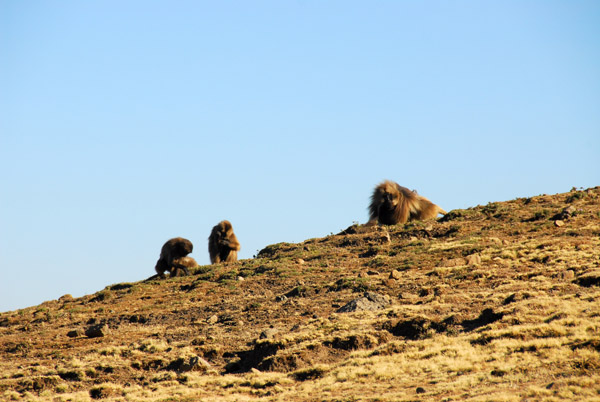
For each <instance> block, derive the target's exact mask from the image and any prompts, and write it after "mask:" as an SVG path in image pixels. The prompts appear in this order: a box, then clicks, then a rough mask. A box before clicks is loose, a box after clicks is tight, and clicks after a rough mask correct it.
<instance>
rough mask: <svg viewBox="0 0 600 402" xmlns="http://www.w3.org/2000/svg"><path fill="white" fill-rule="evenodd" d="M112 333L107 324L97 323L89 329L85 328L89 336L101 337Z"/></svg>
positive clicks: (86, 334)
mask: <svg viewBox="0 0 600 402" xmlns="http://www.w3.org/2000/svg"><path fill="white" fill-rule="evenodd" d="M109 333H110V329H109V328H108V325H106V324H97V325H92V326H91V327H89V328H88V329H86V330H85V336H87V337H88V338H101V337H103V336H106V335H108V334H109Z"/></svg>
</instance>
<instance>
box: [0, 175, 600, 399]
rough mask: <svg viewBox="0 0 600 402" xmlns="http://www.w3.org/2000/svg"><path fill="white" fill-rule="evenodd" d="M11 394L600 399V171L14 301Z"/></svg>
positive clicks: (6, 336) (8, 325)
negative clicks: (95, 287)
mask: <svg viewBox="0 0 600 402" xmlns="http://www.w3.org/2000/svg"><path fill="white" fill-rule="evenodd" d="M193 271H194V270H193ZM0 399H1V400H7V401H8V400H17V401H21V400H36V401H37V400H40V401H90V400H96V399H103V400H107V401H113V400H114V401H198V400H206V401H245V400H258V399H260V400H267V401H269V400H270V401H288V402H289V401H363V400H364V401H457V400H473V401H513V400H515V401H516V400H530V401H538V400H539V401H542V400H543V401H553V400H557V401H558V400H578V401H582V400H590V401H592V400H598V401H600V187H596V188H591V189H587V190H575V189H574V190H572V191H571V192H569V193H565V194H556V195H541V196H536V197H531V198H520V199H516V200H512V201H507V202H497V203H490V204H488V205H485V206H477V207H473V208H469V209H464V210H454V211H450V212H449V213H448V214H447V215H446V216H444V217H443V218H441V219H440V220H438V221H429V222H414V223H409V224H406V225H396V226H388V227H384V226H376V227H364V226H359V225H355V226H351V227H349V228H348V229H346V230H345V231H343V232H342V233H339V234H336V235H331V236H328V237H325V238H318V239H309V240H306V241H304V242H302V243H299V244H288V243H280V244H274V245H271V246H268V247H266V248H265V249H263V250H262V251H261V252H260V253H259V255H258V256H257V258H253V259H247V260H242V261H239V262H237V263H232V264H227V265H223V264H217V265H211V266H202V267H199V268H197V269H196V270H195V271H194V272H193V273H192V275H191V276H187V277H177V278H169V279H166V280H157V279H152V280H146V281H140V282H136V283H120V284H115V285H112V286H108V287H107V288H105V289H104V290H102V291H100V292H97V293H96V294H93V295H88V296H84V297H81V298H73V297H71V296H69V295H65V296H63V297H61V298H59V299H58V300H52V301H48V302H45V303H42V304H41V305H39V306H34V307H30V308H26V309H22V310H17V311H12V312H6V313H1V314H0Z"/></svg>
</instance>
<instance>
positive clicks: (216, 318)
mask: <svg viewBox="0 0 600 402" xmlns="http://www.w3.org/2000/svg"><path fill="white" fill-rule="evenodd" d="M218 321H219V316H218V315H216V314H214V315H212V316H210V318H209V319H208V320H206V322H207V323H209V324H216V323H217V322H218Z"/></svg>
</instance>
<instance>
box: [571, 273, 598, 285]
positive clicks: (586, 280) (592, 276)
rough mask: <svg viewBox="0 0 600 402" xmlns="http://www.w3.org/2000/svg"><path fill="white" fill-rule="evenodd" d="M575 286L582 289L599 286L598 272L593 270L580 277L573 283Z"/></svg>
mask: <svg viewBox="0 0 600 402" xmlns="http://www.w3.org/2000/svg"><path fill="white" fill-rule="evenodd" d="M574 282H575V283H576V284H578V285H580V286H584V287H588V288H589V287H591V286H600V270H599V269H595V270H592V271H590V272H586V273H585V274H583V275H580V276H579V277H578V278H577V279H575V281H574Z"/></svg>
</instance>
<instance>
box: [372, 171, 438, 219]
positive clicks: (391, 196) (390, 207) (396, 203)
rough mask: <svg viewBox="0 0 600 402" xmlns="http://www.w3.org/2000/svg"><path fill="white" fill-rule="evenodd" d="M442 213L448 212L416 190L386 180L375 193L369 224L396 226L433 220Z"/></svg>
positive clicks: (376, 188)
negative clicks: (416, 221) (415, 221)
mask: <svg viewBox="0 0 600 402" xmlns="http://www.w3.org/2000/svg"><path fill="white" fill-rule="evenodd" d="M440 213H441V214H445V213H446V211H444V210H443V209H442V208H440V207H439V206H437V205H435V204H434V203H432V202H431V201H429V200H428V199H427V198H425V197H422V196H420V195H419V194H417V192H416V191H415V190H413V191H411V190H409V189H407V188H406V187H402V186H401V185H399V184H398V183H395V182H393V181H389V180H386V181H384V182H383V183H381V184H380V185H378V186H377V187H375V191H373V195H372V196H371V205H370V206H369V222H368V224H371V225H373V224H376V223H377V222H379V223H382V224H384V225H395V224H397V223H406V222H408V221H414V220H425V219H432V218H435V217H437V216H438V214H440Z"/></svg>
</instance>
